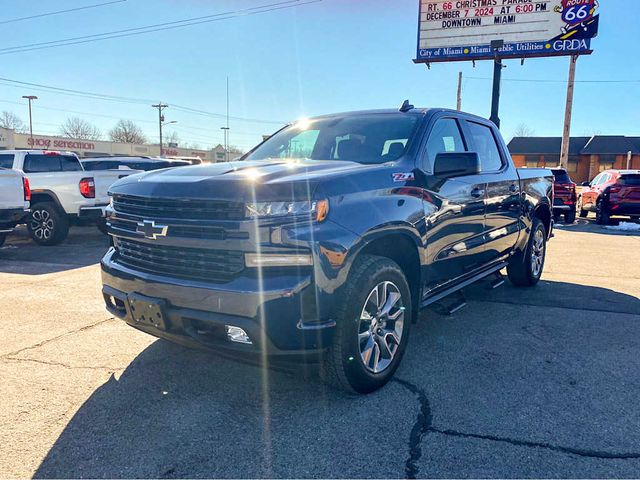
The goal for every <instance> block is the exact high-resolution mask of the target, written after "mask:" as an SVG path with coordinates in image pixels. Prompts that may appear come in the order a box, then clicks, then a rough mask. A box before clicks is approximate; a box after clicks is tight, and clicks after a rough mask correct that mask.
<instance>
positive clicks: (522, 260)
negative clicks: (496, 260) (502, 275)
mask: <svg viewBox="0 0 640 480" xmlns="http://www.w3.org/2000/svg"><path fill="white" fill-rule="evenodd" d="M546 255H547V230H546V228H544V224H543V223H542V221H541V220H540V219H539V218H534V219H533V225H532V226H531V234H530V235H529V241H528V242H527V247H526V248H525V250H524V252H520V253H517V254H516V255H514V256H513V257H511V260H509V264H508V265H507V273H508V275H509V280H511V283H513V284H514V285H515V286H516V287H532V286H534V285H536V284H537V283H538V282H539V281H540V277H541V276H542V270H543V269H544V261H545V258H546Z"/></svg>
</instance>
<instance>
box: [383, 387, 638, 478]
mask: <svg viewBox="0 0 640 480" xmlns="http://www.w3.org/2000/svg"><path fill="white" fill-rule="evenodd" d="M392 381H393V382H395V383H397V384H399V385H401V386H402V387H404V388H405V389H406V390H408V391H409V392H411V393H413V394H414V395H415V396H416V397H417V398H418V402H419V404H420V411H419V412H418V416H417V418H416V421H415V423H414V424H413V427H412V429H411V433H410V435H409V458H407V461H406V462H405V478H411V479H413V478H417V475H418V473H419V472H420V469H419V467H418V461H419V460H420V458H421V457H422V445H421V444H422V440H423V438H424V437H425V436H426V435H427V434H428V433H436V434H440V435H447V436H450V437H458V438H473V439H477V440H488V441H491V442H500V443H507V444H509V445H513V446H516V447H527V448H538V449H544V450H550V451H553V452H560V453H565V454H568V455H576V456H579V457H586V458H598V459H602V460H631V459H640V453H636V452H626V453H625V452H623V453H619V452H605V451H600V450H589V449H582V448H573V447H564V446H561V445H553V444H551V443H545V442H534V441H530V440H518V439H515V438H508V437H499V436H496V435H484V434H479V433H466V432H459V431H457V430H451V429H446V430H445V429H441V428H437V427H434V426H433V425H432V423H433V416H432V413H431V405H430V404H429V399H428V398H427V394H426V392H425V391H424V390H423V389H421V388H420V387H418V386H417V385H415V384H413V383H411V382H409V381H407V380H403V379H401V378H397V377H396V378H394V379H393V380H392Z"/></svg>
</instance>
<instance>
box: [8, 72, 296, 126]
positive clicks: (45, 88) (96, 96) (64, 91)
mask: <svg viewBox="0 0 640 480" xmlns="http://www.w3.org/2000/svg"><path fill="white" fill-rule="evenodd" d="M12 84H16V85H20V86H28V87H29V88H30V89H32V90H35V91H39V92H48V93H57V94H60V95H68V96H72V97H81V98H90V99H92V100H104V101H110V102H120V103H129V104H135V105H147V104H149V103H151V102H154V100H152V99H143V98H131V97H121V96H116V95H106V94H102V93H93V92H86V91H82V90H73V89H69V88H60V87H53V86H50V85H44V84H40V83H31V82H23V81H20V80H12V79H9V78H3V77H0V85H6V86H9V87H16V85H12ZM171 107H172V108H175V109H176V110H178V111H183V112H187V113H195V114H198V115H204V116H209V117H214V118H226V115H225V114H222V113H213V112H207V111H204V110H197V109H194V108H190V107H185V106H181V105H175V104H171ZM229 118H230V119H231V120H235V121H239V122H250V123H265V124H272V125H283V124H285V123H287V122H284V121H279V120H261V119H256V118H244V117H229Z"/></svg>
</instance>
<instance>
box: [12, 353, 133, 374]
mask: <svg viewBox="0 0 640 480" xmlns="http://www.w3.org/2000/svg"><path fill="white" fill-rule="evenodd" d="M2 358H3V360H5V361H9V362H31V363H39V364H41V365H50V366H52V367H63V368H68V369H71V370H106V371H108V372H120V371H122V370H124V369H125V368H123V367H121V368H113V367H104V366H73V365H69V364H68V363H62V362H52V361H47V360H38V359H36V358H20V357H7V356H3V357H2Z"/></svg>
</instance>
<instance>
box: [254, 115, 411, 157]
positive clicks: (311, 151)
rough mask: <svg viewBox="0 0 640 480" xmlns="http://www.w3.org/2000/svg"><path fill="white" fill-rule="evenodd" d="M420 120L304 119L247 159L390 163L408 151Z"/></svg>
mask: <svg viewBox="0 0 640 480" xmlns="http://www.w3.org/2000/svg"><path fill="white" fill-rule="evenodd" d="M420 118H421V117H419V116H417V115H407V114H402V113H398V114H363V115H349V116H342V117H328V118H319V119H313V120H302V121H299V122H298V123H296V124H293V125H291V126H288V127H286V128H284V129H282V130H280V131H279V132H278V133H276V134H275V135H273V136H272V137H271V138H269V139H268V140H267V141H266V142H264V143H263V144H262V145H260V146H259V147H258V148H257V149H256V150H255V151H254V152H252V153H251V154H249V155H248V156H247V157H246V158H245V159H246V160H267V159H273V158H279V159H287V158H307V159H311V160H349V161H352V162H358V163H384V162H390V161H393V160H396V159H398V158H399V157H400V156H401V155H402V154H403V153H404V152H405V149H406V145H407V143H408V141H409V139H410V138H411V135H412V134H413V131H414V129H415V128H416V125H417V123H418V120H419V119H420Z"/></svg>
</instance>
